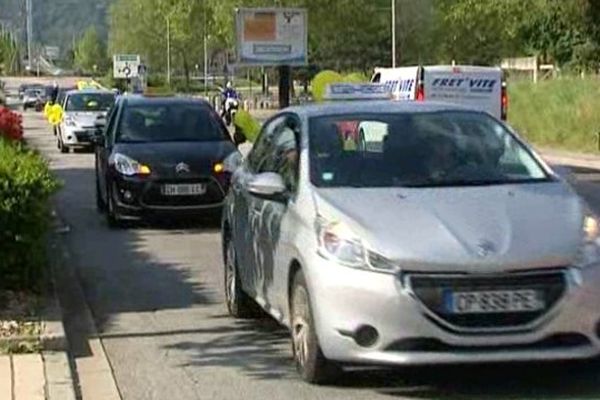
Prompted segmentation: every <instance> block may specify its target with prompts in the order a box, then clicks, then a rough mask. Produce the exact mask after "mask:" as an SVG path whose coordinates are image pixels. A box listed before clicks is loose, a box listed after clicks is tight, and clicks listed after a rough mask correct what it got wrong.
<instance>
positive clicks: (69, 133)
mask: <svg viewBox="0 0 600 400" xmlns="http://www.w3.org/2000/svg"><path fill="white" fill-rule="evenodd" d="M62 132H63V134H62V140H63V143H64V144H65V145H67V146H69V147H90V146H92V141H91V140H92V136H93V135H94V131H93V130H92V129H91V128H90V129H85V128H71V127H64V126H63V128H62Z"/></svg>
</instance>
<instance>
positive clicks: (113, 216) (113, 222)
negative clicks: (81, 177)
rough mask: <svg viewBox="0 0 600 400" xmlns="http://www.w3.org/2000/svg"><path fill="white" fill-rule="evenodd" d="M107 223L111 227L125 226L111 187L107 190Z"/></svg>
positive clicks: (119, 227)
mask: <svg viewBox="0 0 600 400" xmlns="http://www.w3.org/2000/svg"><path fill="white" fill-rule="evenodd" d="M106 223H107V224H108V227H109V228H110V229H121V228H123V227H124V224H123V221H122V220H121V219H120V218H119V213H118V212H117V210H116V209H115V203H114V200H113V197H112V193H111V192H110V189H109V190H107V191H106Z"/></svg>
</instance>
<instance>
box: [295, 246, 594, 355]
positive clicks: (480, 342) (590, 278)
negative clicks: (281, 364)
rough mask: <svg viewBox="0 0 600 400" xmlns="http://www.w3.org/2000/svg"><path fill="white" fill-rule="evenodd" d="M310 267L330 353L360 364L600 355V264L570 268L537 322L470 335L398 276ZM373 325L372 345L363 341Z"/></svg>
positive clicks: (317, 263) (320, 330) (328, 265)
mask: <svg viewBox="0 0 600 400" xmlns="http://www.w3.org/2000/svg"><path fill="white" fill-rule="evenodd" d="M309 265H310V267H309V268H306V270H307V271H306V274H307V282H308V285H309V290H310V296H311V304H312V309H313V313H314V316H315V324H316V331H317V335H318V337H319V341H320V344H321V347H322V351H323V353H324V355H325V356H326V357H327V358H329V359H332V360H336V361H340V362H348V363H359V364H391V365H419V364H434V363H435V364H439V363H474V362H505V361H542V360H564V359H584V358H591V357H595V356H597V355H599V354H600V338H599V336H598V335H599V334H600V332H599V331H598V330H599V321H600V309H599V308H598V306H597V305H598V304H600V290H598V287H600V265H598V266H594V267H588V268H586V269H585V270H579V269H565V270H564V273H565V274H566V279H567V280H568V284H567V286H566V289H565V291H564V293H563V295H562V296H561V298H560V299H559V300H558V301H557V302H556V303H555V305H554V306H553V307H552V308H551V309H550V310H549V311H548V312H547V313H545V314H544V315H542V316H541V317H540V318H537V319H536V320H535V321H533V322H532V323H531V324H524V325H522V326H515V327H511V328H509V329H506V328H504V329H503V330H500V329H498V330H495V329H493V328H492V329H488V330H486V331H480V332H469V331H468V330H466V329H461V328H460V327H458V328H457V327H454V328H457V329H452V328H453V327H452V326H448V325H445V324H443V323H441V322H440V321H438V320H436V319H435V318H434V316H433V315H432V313H431V312H430V309H429V308H427V307H426V306H425V305H424V303H423V302H422V301H421V300H420V299H419V298H418V296H416V295H415V293H414V292H413V291H412V289H411V288H410V287H409V286H408V285H406V282H405V280H404V279H402V278H401V277H400V276H399V275H389V274H382V273H376V272H370V271H361V270H355V269H350V268H347V267H343V266H339V265H337V264H335V263H333V262H331V261H327V260H325V259H323V258H321V257H319V256H318V255H316V254H315V255H314V256H313V257H312V258H311V260H310V262H309ZM361 327H373V328H375V329H376V330H377V332H378V335H379V336H378V339H377V340H376V342H375V343H374V344H373V345H371V346H361V345H359V344H358V343H357V340H356V334H357V332H358V331H359V329H360V328H361Z"/></svg>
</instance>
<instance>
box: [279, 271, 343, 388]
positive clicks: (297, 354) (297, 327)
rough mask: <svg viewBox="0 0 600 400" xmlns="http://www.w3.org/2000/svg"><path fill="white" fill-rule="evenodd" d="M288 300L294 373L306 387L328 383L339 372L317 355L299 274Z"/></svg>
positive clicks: (325, 359)
mask: <svg viewBox="0 0 600 400" xmlns="http://www.w3.org/2000/svg"><path fill="white" fill-rule="evenodd" d="M291 296H292V298H291V302H290V307H291V329H292V350H293V353H294V362H295V364H296V369H297V370H298V373H299V374H300V376H301V377H302V379H303V380H304V381H306V382H308V383H314V384H325V383H329V382H331V381H332V380H333V379H334V378H335V377H336V376H337V375H339V374H340V372H341V369H340V367H339V366H338V365H337V364H335V363H334V362H332V361H330V360H328V359H327V358H325V356H324V355H323V352H322V351H321V346H320V345H319V339H318V338H317V333H316V329H315V324H314V319H313V316H312V310H311V307H310V301H309V296H308V288H307V286H306V281H305V279H304V274H303V273H302V271H298V272H297V273H296V276H295V277H294V283H293V284H292V291H291Z"/></svg>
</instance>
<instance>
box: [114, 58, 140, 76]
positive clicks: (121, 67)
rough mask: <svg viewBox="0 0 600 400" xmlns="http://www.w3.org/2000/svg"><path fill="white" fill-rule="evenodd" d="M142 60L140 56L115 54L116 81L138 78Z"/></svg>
mask: <svg viewBox="0 0 600 400" xmlns="http://www.w3.org/2000/svg"><path fill="white" fill-rule="evenodd" d="M140 65H141V60H140V56H139V55H138V54H115V55H114V56H113V76H114V77H115V78H116V79H131V78H137V76H138V74H139V70H140Z"/></svg>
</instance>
